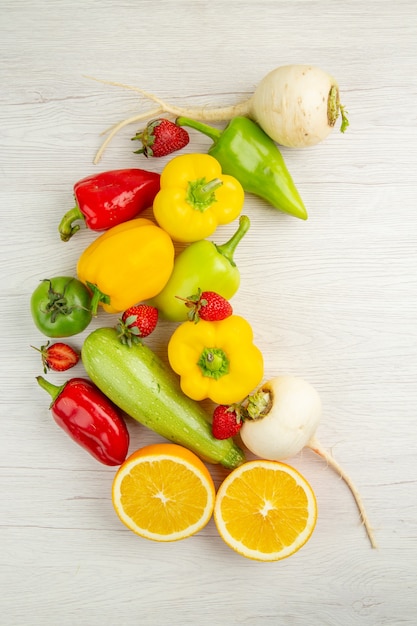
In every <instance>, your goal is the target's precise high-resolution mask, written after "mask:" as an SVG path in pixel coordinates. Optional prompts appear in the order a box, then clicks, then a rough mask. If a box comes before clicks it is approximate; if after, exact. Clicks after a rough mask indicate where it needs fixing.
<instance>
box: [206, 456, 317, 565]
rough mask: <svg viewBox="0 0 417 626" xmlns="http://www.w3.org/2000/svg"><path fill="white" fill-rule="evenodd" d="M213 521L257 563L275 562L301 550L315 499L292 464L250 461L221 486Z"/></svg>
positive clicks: (312, 518)
mask: <svg viewBox="0 0 417 626" xmlns="http://www.w3.org/2000/svg"><path fill="white" fill-rule="evenodd" d="M214 521H215V523H216V526H217V529H218V531H219V534H220V536H221V537H222V539H223V540H224V541H225V542H226V544H227V545H228V546H229V547H230V548H232V549H233V550H235V551H236V552H238V553H239V554H241V555H243V556H245V557H247V558H250V559H255V560H258V561H278V560H280V559H284V558H286V557H288V556H290V555H291V554H294V552H296V551H297V550H299V549H300V548H301V547H302V546H303V545H304V544H305V543H306V541H308V539H309V538H310V537H311V534H312V532H313V530H314V527H315V525H316V521H317V503H316V498H315V495H314V493H313V490H312V488H311V487H310V485H309V484H308V482H307V481H306V480H305V478H304V477H303V476H302V475H301V474H300V473H299V472H298V471H297V470H295V469H294V468H292V467H290V466H289V465H286V464H284V463H280V462H278V461H264V460H255V461H248V462H247V463H244V464H243V465H241V466H240V467H238V468H236V469H235V470H233V471H232V472H231V473H230V474H229V475H228V476H227V478H226V479H225V480H224V481H223V483H222V484H221V485H220V487H219V490H218V492H217V496H216V500H215V505H214Z"/></svg>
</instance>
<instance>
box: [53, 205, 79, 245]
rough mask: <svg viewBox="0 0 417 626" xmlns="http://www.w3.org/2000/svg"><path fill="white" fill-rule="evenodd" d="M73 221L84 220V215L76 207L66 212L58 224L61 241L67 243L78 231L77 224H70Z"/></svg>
mask: <svg viewBox="0 0 417 626" xmlns="http://www.w3.org/2000/svg"><path fill="white" fill-rule="evenodd" d="M75 220H84V215H83V214H82V213H81V211H80V209H79V208H78V207H77V206H75V207H74V208H73V209H70V211H67V212H66V213H65V215H64V217H63V218H62V220H61V222H60V224H59V227H58V231H59V234H60V236H61V239H62V241H69V240H70V239H71V237H72V236H73V235H75V233H76V232H77V231H78V230H80V225H79V224H74V225H73V224H72V222H75Z"/></svg>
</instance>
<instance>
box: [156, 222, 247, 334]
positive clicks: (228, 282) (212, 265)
mask: <svg viewBox="0 0 417 626" xmlns="http://www.w3.org/2000/svg"><path fill="white" fill-rule="evenodd" d="M249 226H250V220H249V218H248V217H247V216H246V215H241V217H240V219H239V228H238V229H237V231H236V232H235V233H234V234H233V236H232V237H231V238H230V239H229V241H227V242H226V243H224V244H222V245H216V244H215V243H213V242H212V241H209V240H208V239H202V240H200V241H195V242H194V243H191V244H189V245H188V246H187V247H186V248H185V249H184V250H183V251H182V252H180V253H179V254H178V256H177V257H176V259H175V262H174V269H173V271H172V274H171V277H170V278H169V280H168V283H167V284H166V285H165V287H164V289H163V290H162V291H161V292H160V293H159V294H158V295H157V296H155V297H154V298H152V299H151V300H149V303H150V304H152V305H153V306H155V307H157V309H158V310H159V313H160V316H161V317H162V318H164V319H166V320H170V321H171V322H184V321H185V320H187V319H188V311H189V308H188V307H187V306H186V305H185V303H184V300H185V299H187V298H189V297H190V295H192V294H194V293H197V291H198V290H199V289H201V291H215V292H216V293H218V294H220V295H221V296H223V298H226V299H227V300H229V299H230V298H231V297H232V296H233V295H234V294H235V293H236V291H237V290H238V288H239V285H240V273H239V270H238V268H237V266H236V263H235V262H234V260H233V254H234V252H235V249H236V246H237V245H238V243H239V242H240V240H241V239H242V237H243V236H244V234H245V233H246V232H247V230H248V229H249Z"/></svg>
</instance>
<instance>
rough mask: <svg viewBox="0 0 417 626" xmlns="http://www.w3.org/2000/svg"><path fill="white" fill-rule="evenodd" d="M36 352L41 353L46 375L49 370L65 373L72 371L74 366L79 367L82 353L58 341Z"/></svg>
mask: <svg viewBox="0 0 417 626" xmlns="http://www.w3.org/2000/svg"><path fill="white" fill-rule="evenodd" d="M32 348H34V349H35V350H37V351H38V352H40V353H41V359H42V365H43V371H44V373H45V374H46V373H47V371H48V370H53V371H54V372H65V371H66V370H69V369H71V367H74V365H77V363H78V361H79V360H80V353H79V352H77V351H76V350H74V348H72V347H71V346H69V345H68V344H67V343H62V342H60V341H57V342H55V343H53V344H52V345H50V342H49V341H48V343H46V344H45V345H44V346H41V347H40V348H35V346H32Z"/></svg>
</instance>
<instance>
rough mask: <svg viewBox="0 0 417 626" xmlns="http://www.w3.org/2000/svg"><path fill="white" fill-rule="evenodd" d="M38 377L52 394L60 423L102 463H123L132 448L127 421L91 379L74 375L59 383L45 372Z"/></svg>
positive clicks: (52, 409) (53, 405)
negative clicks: (45, 376)
mask: <svg viewBox="0 0 417 626" xmlns="http://www.w3.org/2000/svg"><path fill="white" fill-rule="evenodd" d="M36 380H37V381H38V383H39V385H40V386H41V387H42V388H43V389H45V391H47V392H48V393H49V394H50V396H51V397H52V403H51V405H50V407H49V408H50V409H51V412H52V416H53V418H54V420H55V422H56V423H57V424H58V426H60V427H61V428H62V429H63V430H64V431H65V432H66V433H67V434H68V435H69V436H70V437H71V438H72V439H73V440H74V441H75V442H76V443H78V444H79V445H80V446H81V447H82V448H84V449H85V450H87V452H89V453H90V454H91V455H92V456H93V457H94V458H95V459H97V461H100V463H103V464H104V465H120V464H121V463H123V461H124V460H125V458H126V455H127V452H128V448H129V432H128V430H127V428H126V424H125V422H124V420H123V418H122V416H121V414H120V413H119V412H118V411H117V409H116V408H115V407H114V406H113V405H112V403H111V402H110V401H109V400H108V399H107V398H106V396H105V395H104V394H103V393H102V392H101V391H99V389H97V387H96V386H95V385H93V384H92V383H91V381H89V380H87V379H85V378H71V379H70V380H68V381H67V382H66V383H64V384H63V385H61V386H57V385H53V384H52V383H50V382H49V381H47V380H46V379H45V378H43V377H42V376H38V377H37V378H36Z"/></svg>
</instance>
